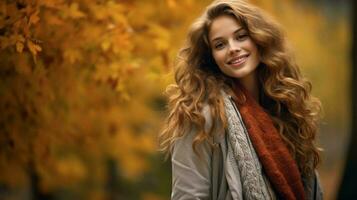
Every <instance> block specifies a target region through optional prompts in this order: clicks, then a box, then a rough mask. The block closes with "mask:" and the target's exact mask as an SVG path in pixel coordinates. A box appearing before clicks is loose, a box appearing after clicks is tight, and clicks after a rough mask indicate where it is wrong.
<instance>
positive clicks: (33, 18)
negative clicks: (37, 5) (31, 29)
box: [29, 10, 40, 26]
mask: <svg viewBox="0 0 357 200" xmlns="http://www.w3.org/2000/svg"><path fill="white" fill-rule="evenodd" d="M39 12H40V11H39V10H36V12H34V13H32V14H31V16H30V19H29V26H30V25H31V24H34V25H35V24H37V22H38V21H40V18H39V17H38V13H39Z"/></svg>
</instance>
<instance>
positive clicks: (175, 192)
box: [171, 130, 212, 200]
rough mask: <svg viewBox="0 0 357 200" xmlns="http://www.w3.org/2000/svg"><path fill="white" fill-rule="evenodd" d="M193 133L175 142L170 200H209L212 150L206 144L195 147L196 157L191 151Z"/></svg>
mask: <svg viewBox="0 0 357 200" xmlns="http://www.w3.org/2000/svg"><path fill="white" fill-rule="evenodd" d="M194 137H195V131H194V130H192V131H191V132H190V133H188V134H185V135H184V136H183V137H182V138H180V139H178V140H177V141H176V142H175V145H174V148H173V152H172V157H171V163H172V193H171V199H173V200H178V199H179V200H183V199H210V194H211V156H212V150H211V147H210V145H209V144H208V143H207V142H202V143H201V144H198V145H197V151H199V152H200V154H201V155H200V157H199V156H197V155H196V154H195V153H194V151H193V149H192V142H193V139H194Z"/></svg>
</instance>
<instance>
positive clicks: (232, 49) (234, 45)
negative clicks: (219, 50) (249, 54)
mask: <svg viewBox="0 0 357 200" xmlns="http://www.w3.org/2000/svg"><path fill="white" fill-rule="evenodd" d="M241 50H242V48H241V46H240V44H239V43H238V42H237V41H230V42H229V53H230V54H234V53H237V52H240V51H241Z"/></svg>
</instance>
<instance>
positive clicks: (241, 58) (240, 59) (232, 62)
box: [230, 56, 247, 64]
mask: <svg viewBox="0 0 357 200" xmlns="http://www.w3.org/2000/svg"><path fill="white" fill-rule="evenodd" d="M246 57H247V56H242V57H240V58H238V59H236V60H233V61H231V62H230V63H231V64H236V63H239V62H241V61H242V60H243V59H245V58H246Z"/></svg>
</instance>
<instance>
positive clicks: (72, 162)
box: [0, 0, 351, 200]
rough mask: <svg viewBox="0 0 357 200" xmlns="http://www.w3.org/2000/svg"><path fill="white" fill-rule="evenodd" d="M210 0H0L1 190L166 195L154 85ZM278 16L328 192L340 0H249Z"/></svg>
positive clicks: (342, 70) (335, 132)
mask: <svg viewBox="0 0 357 200" xmlns="http://www.w3.org/2000/svg"><path fill="white" fill-rule="evenodd" d="M210 2H211V1H209V0H181V1H178V0H118V1H114V0H96V1H92V0H17V1H12V0H4V1H1V2H0V198H1V199H31V198H32V199H144V200H155V199H157V200H160V199H169V196H170V190H171V174H170V173H171V168H170V162H169V161H166V162H165V161H164V157H163V155H162V154H160V153H158V152H157V135H158V133H159V131H160V128H161V127H162V124H163V119H164V118H165V116H166V111H165V104H166V98H165V96H164V90H165V88H166V86H167V85H168V84H170V83H172V82H173V74H172V71H171V70H172V66H173V63H174V60H175V55H176V54H177V51H178V49H179V48H180V46H181V45H182V44H183V40H184V38H185V35H186V32H187V29H188V27H189V25H190V24H191V23H192V20H193V19H195V18H196V17H198V15H199V14H200V13H201V12H202V11H203V9H204V7H205V6H206V5H208V4H209V3H210ZM251 2H253V3H254V4H256V5H258V6H260V7H262V8H263V9H265V10H266V11H267V12H269V13H270V14H272V15H273V16H274V17H275V18H276V19H277V20H278V21H279V22H280V23H281V24H282V25H283V26H284V27H285V30H286V34H287V36H288V38H289V40H290V42H291V45H292V46H293V47H294V50H295V54H296V59H297V62H298V64H299V65H300V66H301V68H302V71H303V73H304V74H305V75H306V76H307V77H308V78H309V79H310V80H311V81H312V84H313V93H314V95H315V96H317V97H319V98H320V99H321V101H322V103H323V106H324V118H323V123H322V125H321V131H320V134H319V144H320V146H321V147H322V148H324V153H323V163H322V165H321V166H320V167H319V172H320V175H321V180H322V184H323V187H324V191H325V195H326V196H325V197H326V199H334V198H335V195H336V192H337V189H338V186H339V183H340V177H341V175H342V169H343V165H344V157H345V151H346V147H347V144H348V142H347V140H348V137H349V136H348V133H349V131H350V120H349V117H350V101H349V81H350V78H349V73H350V66H351V63H350V59H349V56H350V54H349V53H350V48H351V47H350V43H351V34H350V29H351V27H350V18H349V17H350V10H349V1H336V0H313V1H308V0H252V1H251Z"/></svg>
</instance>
